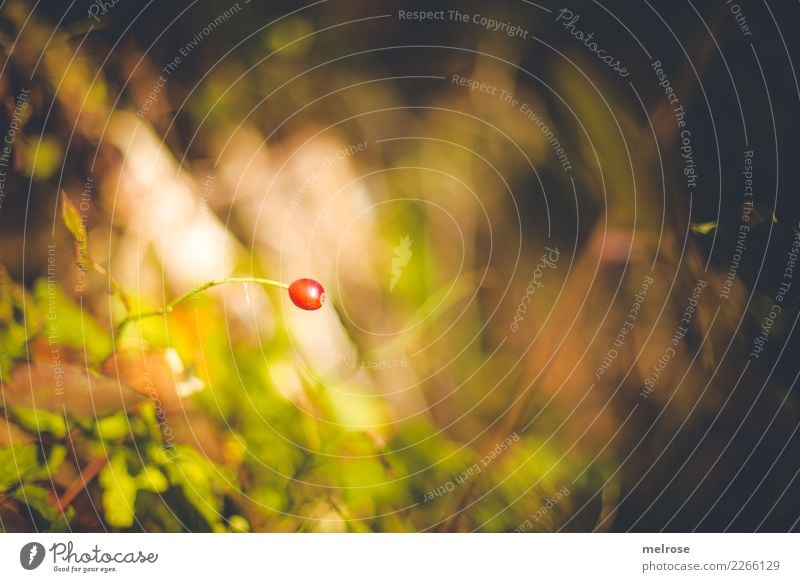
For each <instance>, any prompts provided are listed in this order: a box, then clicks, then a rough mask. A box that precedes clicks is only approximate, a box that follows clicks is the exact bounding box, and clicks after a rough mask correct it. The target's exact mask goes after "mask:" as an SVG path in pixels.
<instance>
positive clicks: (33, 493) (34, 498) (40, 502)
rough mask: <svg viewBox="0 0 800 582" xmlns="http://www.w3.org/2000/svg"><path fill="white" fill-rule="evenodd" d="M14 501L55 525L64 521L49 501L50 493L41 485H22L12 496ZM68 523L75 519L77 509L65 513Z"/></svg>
mask: <svg viewBox="0 0 800 582" xmlns="http://www.w3.org/2000/svg"><path fill="white" fill-rule="evenodd" d="M11 497H12V499H14V500H16V501H19V502H20V503H23V504H25V505H27V506H28V507H30V508H31V509H33V510H35V511H36V512H37V513H38V514H39V515H41V516H42V518H44V519H45V520H47V521H48V522H50V523H51V524H53V523H54V522H60V521H61V519H62V516H61V512H60V511H58V510H57V509H56V508H55V507H54V506H53V505H52V504H51V503H50V501H49V498H50V491H49V490H48V489H45V488H44V487H40V486H39V485H29V484H28V485H22V486H21V487H19V488H18V489H17V490H16V491H14V493H13V494H12V495H11ZM64 514H65V515H64V517H65V518H66V521H69V520H71V519H72V518H73V517H75V508H74V507H71V506H70V507H67V508H66V510H65V511H64Z"/></svg>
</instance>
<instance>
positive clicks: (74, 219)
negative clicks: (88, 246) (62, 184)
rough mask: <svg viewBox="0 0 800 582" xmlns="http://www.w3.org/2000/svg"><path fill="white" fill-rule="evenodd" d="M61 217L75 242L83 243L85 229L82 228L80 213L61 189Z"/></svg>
mask: <svg viewBox="0 0 800 582" xmlns="http://www.w3.org/2000/svg"><path fill="white" fill-rule="evenodd" d="M61 219H62V220H63V221H64V226H66V227H67V230H68V231H69V232H70V234H71V235H72V236H73V237H74V238H75V240H76V241H77V242H79V243H83V242H85V241H86V229H84V227H83V222H81V215H80V214H79V213H78V209H77V208H75V205H74V204H73V203H72V201H71V200H70V199H69V197H68V196H67V193H66V192H64V191H63V190H62V191H61Z"/></svg>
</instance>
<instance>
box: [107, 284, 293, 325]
mask: <svg viewBox="0 0 800 582" xmlns="http://www.w3.org/2000/svg"><path fill="white" fill-rule="evenodd" d="M225 283H256V284H258V285H267V286H270V287H279V288H281V289H288V288H289V285H287V284H286V283H282V282H281V281H274V280H272V279H264V278H262V277H228V278H226V279H214V280H211V281H207V282H205V283H203V284H202V285H198V286H197V287H194V288H193V289H190V290H189V291H187V292H186V293H183V294H182V295H178V296H177V297H176V298H175V299H173V300H172V301H170V302H169V303H167V304H166V305H165V306H164V307H162V308H161V309H156V310H154V311H141V312H139V313H133V314H130V315H128V316H126V317H125V319H123V320H122V321H121V322H120V324H119V326H118V327H117V331H116V334H115V335H116V336H117V337H119V336H120V335H122V332H123V331H124V330H125V328H126V327H127V326H128V325H130V324H131V323H134V322H136V321H140V320H142V319H147V318H148V317H157V316H161V315H166V314H168V313H171V312H172V310H173V309H175V307H177V306H178V305H180V304H181V303H183V302H184V301H186V300H187V299H191V298H192V297H195V296H197V295H199V294H200V293H202V292H203V291H205V290H206V289H210V288H211V287H216V286H217V285H224V284H225Z"/></svg>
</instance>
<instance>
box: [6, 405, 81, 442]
mask: <svg viewBox="0 0 800 582" xmlns="http://www.w3.org/2000/svg"><path fill="white" fill-rule="evenodd" d="M13 415H14V419H15V420H16V421H17V423H18V424H20V425H22V426H23V427H25V428H27V429H28V430H30V431H34V432H35V433H36V434H41V433H45V432H46V433H50V434H52V435H53V436H54V437H56V438H60V439H62V438H64V437H65V436H67V431H68V427H67V424H66V422H65V421H64V417H63V416H61V415H60V414H58V413H55V412H49V411H47V410H44V409H43V408H35V409H34V408H23V407H15V408H14V409H13Z"/></svg>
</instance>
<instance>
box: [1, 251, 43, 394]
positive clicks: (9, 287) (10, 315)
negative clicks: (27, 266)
mask: <svg viewBox="0 0 800 582" xmlns="http://www.w3.org/2000/svg"><path fill="white" fill-rule="evenodd" d="M42 327H43V321H42V317H41V314H40V313H39V311H38V310H37V309H36V308H35V304H34V302H33V301H32V300H31V299H30V298H28V297H27V294H26V292H25V290H24V289H23V288H22V287H21V286H20V285H17V284H16V283H14V282H13V281H12V280H11V277H9V275H8V273H7V272H6V270H5V269H4V268H3V267H2V266H1V265H0V329H2V330H3V333H1V334H0V376H2V378H3V379H7V378H8V377H9V369H10V367H11V363H12V362H13V361H14V360H15V359H18V358H21V357H24V356H25V355H26V353H25V346H26V345H27V343H28V342H29V341H30V340H31V338H33V337H34V336H35V335H36V334H38V333H39V332H40V331H41V330H42Z"/></svg>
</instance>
